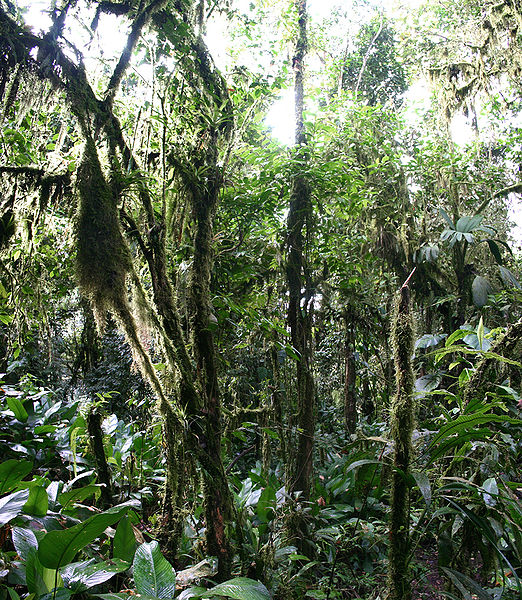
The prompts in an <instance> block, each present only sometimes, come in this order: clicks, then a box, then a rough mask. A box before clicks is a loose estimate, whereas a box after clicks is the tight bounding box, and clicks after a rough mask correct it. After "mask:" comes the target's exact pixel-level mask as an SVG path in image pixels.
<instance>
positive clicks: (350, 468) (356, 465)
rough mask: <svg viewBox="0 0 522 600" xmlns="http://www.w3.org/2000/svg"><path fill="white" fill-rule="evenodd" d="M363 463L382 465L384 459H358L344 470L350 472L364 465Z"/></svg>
mask: <svg viewBox="0 0 522 600" xmlns="http://www.w3.org/2000/svg"><path fill="white" fill-rule="evenodd" d="M363 465H382V461H380V460H376V459H374V458H364V459H362V460H356V461H354V462H353V463H351V464H349V465H348V466H347V467H346V468H345V469H344V472H345V473H349V472H350V471H353V470H354V469H357V468H359V467H362V466H363Z"/></svg>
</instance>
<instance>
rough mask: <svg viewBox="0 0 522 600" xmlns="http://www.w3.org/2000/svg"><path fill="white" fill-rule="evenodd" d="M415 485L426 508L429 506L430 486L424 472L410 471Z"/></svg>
mask: <svg viewBox="0 0 522 600" xmlns="http://www.w3.org/2000/svg"><path fill="white" fill-rule="evenodd" d="M411 474H412V476H413V478H414V479H415V483H416V484H417V485H418V486H419V490H420V493H421V494H422V497H423V498H424V501H425V502H426V506H429V505H430V504H431V485H430V480H429V479H428V476H427V475H426V473H425V472H424V471H412V473H411Z"/></svg>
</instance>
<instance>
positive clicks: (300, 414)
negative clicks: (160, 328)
mask: <svg viewBox="0 0 522 600" xmlns="http://www.w3.org/2000/svg"><path fill="white" fill-rule="evenodd" d="M296 6H297V14H298V23H299V31H298V39H297V44H296V51H295V55H294V59H293V67H294V73H295V144H296V148H295V154H296V158H297V160H296V163H298V164H299V163H301V164H302V165H303V168H302V171H301V172H300V171H299V170H298V171H296V173H295V175H294V178H293V182H292V191H291V198H290V208H289V212H288V222H287V236H288V237H287V248H288V258H287V265H286V277H287V282H288V293H289V305H288V323H289V325H290V331H291V336H292V344H293V346H294V348H295V349H296V350H297V352H298V353H299V359H298V361H297V430H298V434H297V454H296V458H295V463H294V469H293V473H292V474H291V476H290V482H289V490H290V492H292V493H294V492H298V491H299V492H301V498H302V499H304V500H308V498H309V497H310V486H311V480H312V464H313V444H314V428H315V415H314V413H315V401H314V400H315V399H314V380H313V376H312V372H311V365H310V357H311V341H312V332H311V321H310V315H309V307H308V306H307V305H306V303H303V298H305V297H306V294H303V286H304V281H303V280H304V277H303V271H304V269H305V264H304V262H305V261H304V235H303V234H304V230H305V227H306V225H307V224H308V223H309V221H310V217H311V215H312V204H311V192H310V185H309V183H308V180H307V177H306V175H305V174H304V171H305V169H306V164H307V162H308V153H307V142H306V133H305V127H304V119H303V100H304V86H303V80H304V58H305V54H306V44H307V39H306V20H307V13H306V0H297V3H296Z"/></svg>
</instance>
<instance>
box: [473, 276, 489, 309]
mask: <svg viewBox="0 0 522 600" xmlns="http://www.w3.org/2000/svg"><path fill="white" fill-rule="evenodd" d="M494 291H495V290H494V289H493V286H492V285H491V283H490V282H489V281H488V280H487V279H486V278H485V277H481V276H480V275H477V276H476V277H475V279H474V280H473V283H472V284H471V293H472V295H473V303H474V304H475V306H478V307H479V308H482V307H483V306H485V305H486V304H487V302H488V296H489V294H493V293H494Z"/></svg>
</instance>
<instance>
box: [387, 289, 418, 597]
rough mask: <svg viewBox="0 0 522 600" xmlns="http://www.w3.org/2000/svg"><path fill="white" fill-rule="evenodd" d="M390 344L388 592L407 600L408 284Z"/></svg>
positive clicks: (412, 409) (410, 337)
mask: <svg viewBox="0 0 522 600" xmlns="http://www.w3.org/2000/svg"><path fill="white" fill-rule="evenodd" d="M391 342H392V348H393V352H394V361H395V384H396V393H395V396H394V398H393V401H392V406H391V414H390V426H391V436H392V439H393V442H394V454H393V465H394V467H395V468H394V471H393V476H392V489H391V512H390V529H389V532H390V548H389V554H388V560H389V563H388V589H389V596H388V598H389V599H390V600H410V599H411V580H410V575H409V572H408V560H409V553H410V534H409V527H410V493H409V486H408V475H409V473H410V463H411V458H412V441H411V437H412V433H413V425H414V421H415V402H414V395H413V384H414V380H413V369H412V364H411V361H412V355H413V344H414V329H413V316H412V309H411V301H410V290H409V287H408V284H407V282H406V283H405V284H404V285H403V286H402V288H401V289H400V292H399V295H398V297H397V300H396V303H395V309H394V314H393V322H392V332H391Z"/></svg>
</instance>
